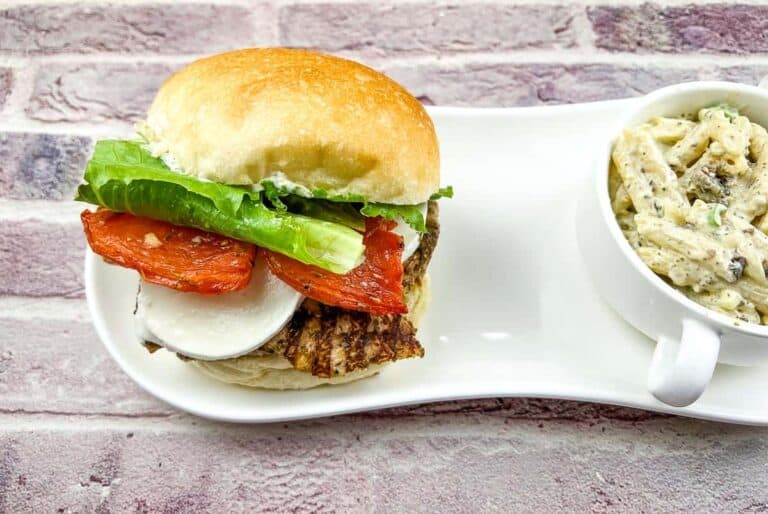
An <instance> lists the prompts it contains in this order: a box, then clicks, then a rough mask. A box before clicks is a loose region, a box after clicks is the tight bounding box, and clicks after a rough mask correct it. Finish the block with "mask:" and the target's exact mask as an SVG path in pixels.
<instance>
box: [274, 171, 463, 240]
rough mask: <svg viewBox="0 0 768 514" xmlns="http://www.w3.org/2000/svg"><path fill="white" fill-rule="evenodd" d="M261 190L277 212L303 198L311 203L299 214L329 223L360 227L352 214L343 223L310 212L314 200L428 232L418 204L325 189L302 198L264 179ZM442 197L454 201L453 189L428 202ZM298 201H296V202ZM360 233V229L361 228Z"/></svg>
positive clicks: (449, 188)
mask: <svg viewBox="0 0 768 514" xmlns="http://www.w3.org/2000/svg"><path fill="white" fill-rule="evenodd" d="M260 185H261V187H262V188H263V190H264V193H265V196H266V198H267V199H268V200H269V201H270V202H271V203H272V204H273V205H274V206H275V208H277V209H282V210H285V209H286V208H287V207H286V205H285V203H284V201H285V199H286V198H289V197H293V198H304V199H305V200H309V202H306V203H305V205H304V208H305V209H304V210H299V211H296V212H301V213H302V214H306V215H307V216H312V217H317V218H320V219H328V220H329V221H336V222H337V223H344V224H345V225H348V226H350V227H353V228H356V227H357V226H359V225H351V224H350V223H349V221H351V219H350V218H348V214H349V211H347V213H346V214H345V215H344V217H343V219H346V221H342V218H333V217H331V218H328V217H327V215H323V213H322V212H321V211H322V210H321V209H320V208H319V207H316V208H312V209H311V210H310V206H311V204H312V202H314V201H318V202H320V201H322V202H324V205H325V206H326V207H327V208H329V207H330V205H331V204H332V203H333V204H340V205H344V204H359V211H360V213H361V214H362V215H363V216H366V217H369V218H374V217H377V216H382V217H384V218H386V219H389V220H398V219H401V220H403V221H404V222H405V223H407V224H408V225H410V226H411V228H413V229H414V230H417V231H419V232H426V230H427V227H426V222H425V220H424V215H423V214H422V209H421V208H420V206H419V205H394V204H387V203H375V202H369V201H368V200H366V198H365V197H363V196H361V195H358V194H354V193H346V194H343V195H332V194H330V193H329V192H328V191H327V190H325V189H313V190H311V191H310V190H309V189H307V190H306V191H307V193H308V194H309V195H311V196H303V195H299V194H297V192H296V188H294V187H288V186H283V187H278V186H277V185H275V184H274V182H272V181H270V180H263V181H261V183H260ZM440 198H453V186H447V187H443V188H440V189H439V190H438V191H437V192H436V193H435V194H433V195H432V196H431V197H430V198H429V199H430V200H439V199H440ZM295 201H296V200H294V202H295ZM360 223H362V226H365V223H364V221H361V222H360ZM358 230H359V229H358Z"/></svg>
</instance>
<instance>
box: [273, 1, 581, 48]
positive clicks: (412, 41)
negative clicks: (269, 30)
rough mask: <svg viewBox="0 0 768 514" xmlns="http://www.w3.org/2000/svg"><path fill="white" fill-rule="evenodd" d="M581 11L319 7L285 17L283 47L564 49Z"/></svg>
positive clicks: (287, 11) (296, 9)
mask: <svg viewBox="0 0 768 514" xmlns="http://www.w3.org/2000/svg"><path fill="white" fill-rule="evenodd" d="M577 12H578V9H577V8H573V7H566V6H552V5H543V6H535V5H525V6H505V5H501V4H495V3H487V4H476V3H467V4H464V3H456V4H446V5H430V4H426V5H425V4H408V3H406V4H395V5H386V4H385V5H377V4H375V3H368V4H364V3H363V4H360V3H358V4H316V5H294V6H288V7H285V8H283V9H282V10H281V11H280V29H281V44H283V45H286V46H299V47H311V48H320V49H323V50H328V51H337V52H338V51H343V52H355V53H361V54H370V55H393V54H398V53H438V52H439V53H443V52H469V51H501V50H510V49H521V48H562V47H571V46H574V45H575V44H576V41H575V36H574V30H573V26H572V21H573V18H574V16H576V13H577Z"/></svg>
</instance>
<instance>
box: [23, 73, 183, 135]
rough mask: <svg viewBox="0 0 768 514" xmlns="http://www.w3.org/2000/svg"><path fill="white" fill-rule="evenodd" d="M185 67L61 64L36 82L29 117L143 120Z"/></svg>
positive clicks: (41, 75)
mask: <svg viewBox="0 0 768 514" xmlns="http://www.w3.org/2000/svg"><path fill="white" fill-rule="evenodd" d="M181 66H182V65H181V64H179V65H176V66H170V65H166V64H158V63H61V64H60V63H57V64H51V65H48V66H45V67H44V68H41V69H40V70H39V72H38V74H37V76H36V77H35V84H34V90H33V92H32V97H31V99H30V102H29V105H28V106H27V108H26V113H27V116H29V117H30V118H32V119H35V120H40V121H45V122H81V121H86V122H87V121H90V122H97V121H126V122H134V121H136V120H138V119H141V118H143V117H144V114H145V113H146V110H147V108H148V107H149V105H150V103H151V102H152V99H153V98H154V96H155V93H156V92H157V89H158V88H159V87H160V84H162V82H163V81H164V80H165V79H166V78H167V77H168V76H169V75H170V74H171V73H172V71H173V70H174V69H175V68H178V67H181Z"/></svg>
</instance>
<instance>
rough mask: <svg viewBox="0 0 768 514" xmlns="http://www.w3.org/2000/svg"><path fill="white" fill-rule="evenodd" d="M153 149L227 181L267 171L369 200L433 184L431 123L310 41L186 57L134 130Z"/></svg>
mask: <svg viewBox="0 0 768 514" xmlns="http://www.w3.org/2000/svg"><path fill="white" fill-rule="evenodd" d="M138 130H139V132H140V133H141V135H142V136H144V137H145V138H146V139H147V141H148V142H149V147H150V149H151V150H152V152H153V153H154V154H155V155H159V156H162V157H164V158H165V160H166V162H168V163H169V164H171V165H172V166H176V165H177V166H178V168H179V169H181V170H183V171H184V173H186V174H188V175H192V176H195V177H199V178H202V179H207V180H212V181H215V182H221V183H226V184H255V183H258V182H259V181H260V180H262V179H264V178H267V177H271V176H275V175H277V176H278V177H281V178H284V179H288V180H290V181H292V182H295V183H297V184H299V185H302V186H305V187H307V188H310V189H318V188H321V189H324V190H325V191H327V192H328V193H329V194H345V193H353V194H358V195H362V196H364V197H365V198H366V199H367V200H369V201H372V202H385V203H393V204H417V203H421V202H425V201H427V200H428V199H429V197H430V195H431V194H432V193H434V192H436V191H437V189H438V187H439V183H440V156H439V149H438V143H437V137H436V135H435V129H434V126H433V124H432V120H431V119H430V118H429V115H427V113H426V111H425V110H424V107H423V106H422V105H421V103H419V101H418V100H416V99H415V98H414V97H413V96H412V95H411V94H410V93H408V91H406V90H405V89H404V88H403V87H402V86H400V85H399V84H397V83H396V82H394V81H393V80H391V79H389V78H387V77H386V76H384V75H382V74H381V73H379V72H377V71H375V70H372V69H371V68H368V67H366V66H363V65H362V64H359V63H356V62H353V61H349V60H346V59H341V58H339V57H333V56H330V55H324V54H321V53H318V52H312V51H307V50H291V49H285V48H270V49H256V48H254V49H247V50H238V51H234V52H228V53H224V54H219V55H214V56H212V57H207V58H205V59H201V60H198V61H195V62H193V63H192V64H190V65H189V66H187V67H185V68H183V69H182V70H180V71H178V72H177V73H175V74H174V75H173V76H171V77H170V78H169V79H168V80H166V81H165V83H164V84H163V85H162V87H161V88H160V90H159V91H158V93H157V97H156V98H155V101H154V102H153V103H152V106H151V107H150V109H149V113H148V115H147V119H146V121H145V122H143V123H141V124H140V125H139V127H138Z"/></svg>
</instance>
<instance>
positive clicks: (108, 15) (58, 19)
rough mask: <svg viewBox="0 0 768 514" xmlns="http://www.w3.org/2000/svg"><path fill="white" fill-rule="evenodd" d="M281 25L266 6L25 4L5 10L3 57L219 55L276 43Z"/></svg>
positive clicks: (0, 34) (0, 36) (0, 20)
mask: <svg viewBox="0 0 768 514" xmlns="http://www.w3.org/2000/svg"><path fill="white" fill-rule="evenodd" d="M275 24H276V22H275V15H274V13H273V10H272V8H271V7H269V6H268V5H266V4H255V5H254V6H252V7H249V8H248V7H239V6H231V5H230V6H227V5H206V4H164V5H151V4H150V5H123V6H119V5H109V4H74V5H22V6H18V7H7V8H5V9H4V10H2V11H0V53H6V54H8V53H10V54H16V55H30V54H31V55H38V54H59V53H78V54H90V53H96V52H114V53H120V54H164V55H173V54H179V53H181V54H185V53H193V54H197V53H215V52H219V51H224V50H229V49H233V48H238V47H244V46H255V45H269V44H273V43H274V41H275V40H274V38H275Z"/></svg>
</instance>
